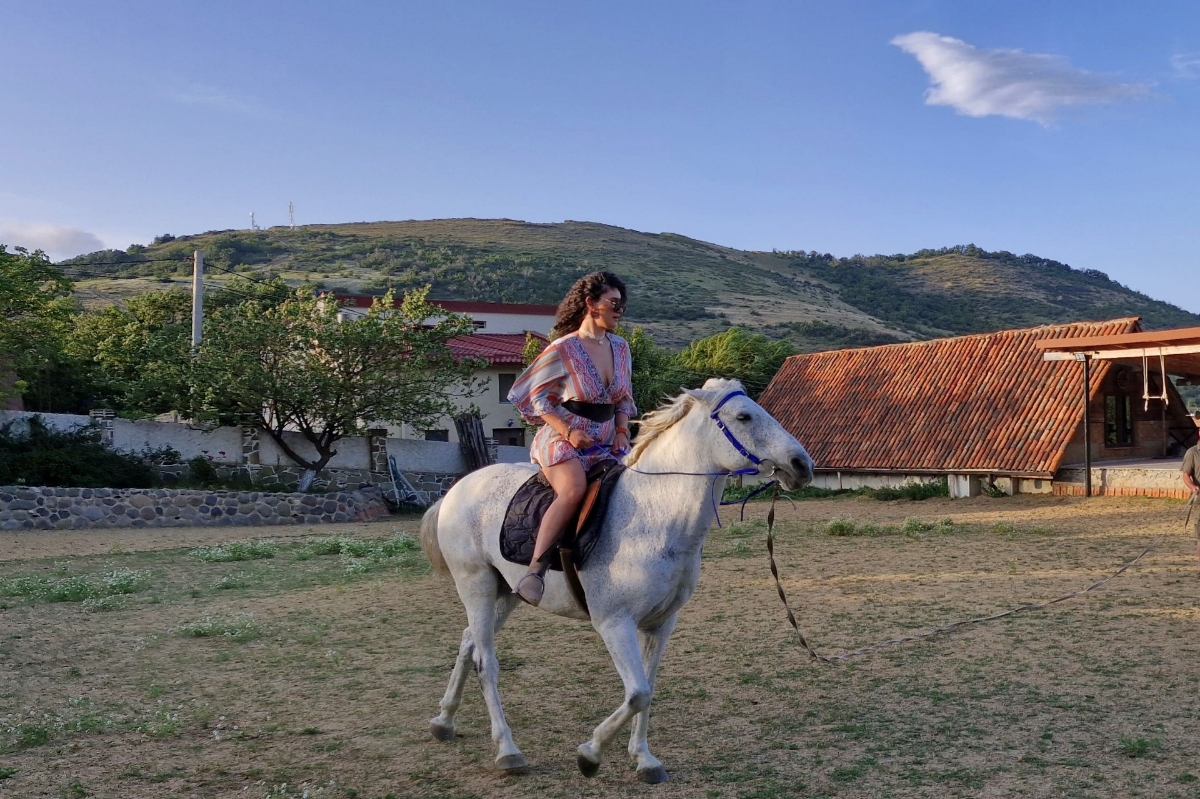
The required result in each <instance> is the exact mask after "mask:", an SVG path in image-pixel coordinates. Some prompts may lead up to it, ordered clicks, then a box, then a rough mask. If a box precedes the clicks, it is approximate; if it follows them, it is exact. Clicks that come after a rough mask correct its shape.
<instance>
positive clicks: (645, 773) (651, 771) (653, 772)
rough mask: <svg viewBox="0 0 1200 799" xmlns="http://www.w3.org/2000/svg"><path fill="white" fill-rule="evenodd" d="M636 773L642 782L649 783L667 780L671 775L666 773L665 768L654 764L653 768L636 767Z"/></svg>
mask: <svg viewBox="0 0 1200 799" xmlns="http://www.w3.org/2000/svg"><path fill="white" fill-rule="evenodd" d="M637 775H638V779H639V780H641V781H642V782H648V783H650V784H651V785H657V784H658V783H660V782H666V781H667V780H669V779H671V775H669V774H667V770H666V769H665V768H663V767H662V766H655V767H654V768H640V769H638V773H637Z"/></svg>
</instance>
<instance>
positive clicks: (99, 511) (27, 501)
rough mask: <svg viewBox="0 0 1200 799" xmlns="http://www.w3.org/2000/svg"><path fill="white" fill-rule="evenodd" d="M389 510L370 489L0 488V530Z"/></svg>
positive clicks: (298, 520) (285, 519)
mask: <svg viewBox="0 0 1200 799" xmlns="http://www.w3.org/2000/svg"><path fill="white" fill-rule="evenodd" d="M387 512H388V510H387V506H386V505H385V504H384V501H383V495H382V493H381V492H380V490H379V489H378V488H377V487H376V486H363V487H361V488H359V489H356V490H354V491H339V492H336V493H329V494H281V493H270V492H262V491H241V492H239V491H186V490H179V489H174V488H123V489H118V488H26V487H24V486H6V487H0V530H32V529H38V530H47V529H69V528H85V527H183V526H192V525H276V524H328V523H331V522H351V521H365V520H367V519H374V518H377V517H379V516H383V515H385V514H387Z"/></svg>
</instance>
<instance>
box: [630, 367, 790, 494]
mask: <svg viewBox="0 0 1200 799" xmlns="http://www.w3.org/2000/svg"><path fill="white" fill-rule="evenodd" d="M742 391H743V389H742V384H741V383H740V382H738V381H737V380H726V379H723V378H717V377H714V378H710V379H709V380H708V381H707V382H706V383H705V384H704V387H703V388H699V389H695V390H688V391H685V392H684V393H683V394H681V395H680V396H679V397H677V398H676V399H675V400H674V401H672V402H671V403H669V404H668V405H667V406H665V407H664V408H662V409H660V410H658V411H655V412H653V413H650V414H647V416H646V418H645V419H644V420H643V423H642V428H641V431H640V432H639V435H638V442H637V444H636V445H635V446H634V450H633V452H632V453H630V456H629V459H628V460H627V463H630V464H632V463H634V462H636V461H637V459H638V458H639V457H640V456H641V455H642V454H643V452H644V450H645V449H646V447H647V446H648V445H649V444H650V443H651V442H652V441H653V440H654V438H656V437H657V436H658V434H659V433H661V432H664V431H665V430H666V429H667V428H668V427H673V426H675V425H676V424H677V423H679V425H680V432H681V433H682V432H683V431H684V428H686V435H687V438H688V447H689V449H691V450H692V451H693V452H695V453H696V454H700V453H704V454H706V455H707V456H708V459H711V461H712V462H713V464H714V465H715V466H716V467H717V468H718V469H721V470H723V471H729V472H734V471H737V470H738V469H745V468H750V467H754V466H755V465H756V464H755V462H754V460H755V459H756V458H757V459H758V461H759V463H758V464H757V468H758V469H759V470H760V471H761V473H762V474H763V476H764V477H767V476H770V475H771V474H772V472H773V473H774V475H775V477H776V478H777V479H778V480H779V482H780V484H781V485H782V486H783V487H784V488H786V489H795V488H803V487H804V486H806V485H808V484H809V483H810V482H811V481H812V476H813V461H812V458H810V457H809V455H808V452H806V451H805V449H804V447H803V446H801V444H800V442H799V441H797V440H796V439H795V438H794V437H793V436H792V434H791V433H789V432H788V431H787V430H784V429H783V425H781V424H779V422H777V421H775V418H774V417H772V416H771V414H769V413H767V412H766V411H765V410H763V408H762V406H761V405H759V404H758V403H757V402H755V401H754V400H752V399H750V398H749V397H747V396H746V395H745V394H744V393H741V392H742Z"/></svg>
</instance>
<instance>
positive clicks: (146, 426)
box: [85, 417, 266, 464]
mask: <svg viewBox="0 0 1200 799" xmlns="http://www.w3.org/2000/svg"><path fill="white" fill-rule="evenodd" d="M85 418H86V417H85ZM263 435H266V434H265V433H264V434H263ZM112 446H113V449H117V450H120V451H122V452H142V451H144V450H155V449H161V448H162V447H171V448H173V449H174V450H176V451H177V452H178V453H179V454H180V455H182V456H183V460H185V461H187V460H191V459H192V458H195V457H197V456H203V457H206V458H208V459H209V460H211V461H213V462H215V463H228V464H233V463H241V461H242V431H241V428H238V427H217V428H214V429H211V430H202V429H200V428H197V427H191V426H189V425H186V424H178V423H174V422H156V421H154V420H152V419H145V420H140V421H136V422H134V421H130V420H129V419H113V440H112Z"/></svg>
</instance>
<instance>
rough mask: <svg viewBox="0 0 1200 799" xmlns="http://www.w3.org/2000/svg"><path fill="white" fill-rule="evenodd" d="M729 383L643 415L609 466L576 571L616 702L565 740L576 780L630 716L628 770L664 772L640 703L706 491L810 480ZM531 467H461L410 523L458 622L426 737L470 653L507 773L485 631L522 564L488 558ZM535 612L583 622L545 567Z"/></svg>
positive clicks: (792, 445) (804, 466) (710, 511)
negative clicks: (461, 474)
mask: <svg viewBox="0 0 1200 799" xmlns="http://www.w3.org/2000/svg"><path fill="white" fill-rule="evenodd" d="M741 388H742V387H741V384H740V383H738V382H737V381H736V380H721V379H712V380H709V381H708V382H707V383H705V384H704V388H702V389H700V390H697V391H687V392H685V393H683V394H681V395H680V396H678V397H677V398H675V399H674V400H673V401H672V402H671V403H670V404H669V405H667V406H665V407H664V408H662V409H660V410H658V411H655V412H653V413H650V414H648V415H647V416H646V417H645V419H643V420H642V423H641V427H640V432H639V435H638V439H637V443H636V445H635V446H634V448H633V451H632V452H631V453H630V454H629V457H628V459H627V460H626V465H628V466H630V467H631V468H630V469H629V470H628V471H626V472H625V473H624V474H623V475H621V478H620V480H619V481H618V484H617V486H616V489H615V490H614V491H613V494H612V500H611V503H610V504H609V507H608V513H607V517H606V519H605V521H604V526H603V532H602V533H601V535H600V538H599V541H598V542H597V544H596V546H595V549H594V550H592V553H591V555H590V557H589V559H588V561H587V563H586V564H585V566H584V568H583V569H582V570H580V573H579V578H580V582H581V583H582V584H583V588H584V590H585V593H586V595H587V602H588V608H589V610H590V611H591V622H592V626H593V627H595V628H596V631H597V632H598V633H600V637H601V638H603V639H604V643H605V645H606V646H607V647H608V651H609V653H610V654H611V655H612V659H613V664H614V665H615V666H616V668H617V673H618V674H619V675H620V677H621V681H622V682H623V683H624V685H625V701H624V702H622V703H621V706H620V707H618V708H617V709H616V711H615V712H614V713H613V714H612V715H611V716H609V717H608V718H607V719H605V720H604V721H603V722H602V723H601V724H600V725H599V726H598V727H596V729H595V731H594V733H593V734H592V738H591V740H589V741H587V742H585V743H583V744H582V745H580V747H579V749H578V761H577V762H578V765H579V770H580V771H582V772H583V773H584V775H586V776H588V777H591V776H594V775H595V774H596V773H597V771H599V769H600V762H601V759H602V757H603V754H604V750H605V749H606V748H607V747H608V746H609V745H610V744H611V743H612V741H613V740H614V738H615V737H616V736H617V733H618V732H619V731H620V730H621V729H623V728H624V727H625V725H626V724H628V723H629V722H630V721H631V720H632V721H633V732H632V734H631V735H630V738H629V754H630V755H631V756H632V757H633V758H634V759H635V760H636V765H637V773H638V777H639V778H640V779H642V780H643V781H645V782H662V781H664V780H666V779H667V778H668V777H667V772H666V770H665V769H664V768H663V765H662V763H661V762H660V761H659V760H658V759H657V758H656V757H654V755H652V754H650V748H649V746H648V745H647V742H646V733H647V730H648V728H649V724H650V699H651V696H652V695H653V693H654V679H655V675H656V673H657V671H658V664H659V660H660V659H661V658H662V654H663V650H664V649H665V648H666V645H667V639H668V638H669V637H670V635H671V631H672V630H673V629H674V627H675V618H676V614H677V613H679V609H680V608H682V607H683V605H684V603H685V602H687V601H688V599H689V598H690V597H691V596H692V593H693V592H694V591H695V590H696V581H697V580H698V579H699V577H700V548H701V547H702V546H703V544H704V538H705V536H706V535H707V533H708V529H709V527H710V526H711V525H712V523H713V521H714V520H715V518H716V508H715V507H714V505H715V500H714V493H715V497H720V496H721V493H722V491H723V489H724V487H725V481H726V475H728V474H729V473H731V472H735V471H737V470H740V469H745V468H748V467H751V464H752V463H756V462H757V465H758V468H759V469H760V470H761V471H762V473H763V474H764V475H767V474H773V475H774V476H775V478H776V479H778V480H779V481H780V483H781V484H782V485H783V486H784V487H785V488H799V487H801V486H803V485H806V484H807V483H808V482H809V481H810V480H811V479H812V468H813V463H812V459H811V458H809V456H808V453H807V452H806V451H805V450H804V447H802V446H801V445H800V443H799V442H798V441H796V439H795V438H793V437H792V436H791V435H790V434H789V433H788V432H787V431H786V430H784V429H783V427H782V426H781V425H780V424H779V423H778V422H777V421H775V419H773V418H772V417H771V416H770V414H768V413H767V412H766V411H764V410H763V409H762V408H761V407H760V406H759V405H758V404H757V403H756V402H754V401H753V400H751V399H750V398H749V397H747V396H746V395H745V394H744V393H742V390H741ZM537 468H538V467H537V466H536V465H533V464H497V465H494V466H489V467H487V468H486V469H480V470H479V471H476V472H473V473H471V474H469V475H467V476H466V477H465V478H463V479H462V480H461V481H460V482H459V483H457V484H455V486H454V487H453V488H452V489H451V490H450V491H449V492H448V493H447V494H446V496H445V497H444V498H443V499H442V500H441V501H440V502H438V503H437V504H435V505H434V506H433V507H431V508H430V509H429V510H428V511H427V512H426V514H425V518H424V520H423V521H422V523H421V543H422V546H423V547H424V549H425V553H426V555H427V556H428V557H429V560H430V562H431V563H432V564H433V566H434V567H435V568H436V569H438V570H439V571H443V572H449V573H450V575H451V576H452V577H453V578H454V584H455V587H456V588H457V589H458V596H459V598H460V599H461V600H462V603H463V606H464V607H465V608H466V611H467V620H468V626H467V628H466V630H464V631H463V635H462V645H461V646H460V647H459V650H458V660H457V661H456V662H455V664H454V671H453V673H452V674H451V675H450V684H449V686H448V687H447V688H446V694H445V696H444V697H443V698H442V701H441V713H439V714H438V715H437V717H436V718H434V719H433V720H432V721H431V729H432V732H433V736H434V737H435V738H437V739H438V740H441V741H448V740H452V739H453V738H454V714H455V712H456V711H457V710H458V707H459V705H460V704H461V702H462V693H463V685H464V683H465V682H466V679H467V674H468V669H469V668H470V667H471V665H472V663H473V664H474V668H475V670H476V671H477V672H478V674H479V680H480V684H481V686H482V688H483V697H484V701H485V702H486V703H487V709H488V714H489V715H490V716H491V722H492V740H493V742H494V743H495V745H496V747H497V755H496V765H497V767H498V768H500V769H502V770H504V771H506V772H519V771H522V770H524V769H526V768H527V766H528V764H527V762H526V760H525V756H524V755H522V754H521V750H520V749H518V748H517V745H516V744H515V743H514V742H513V738H512V731H511V730H510V729H509V726H508V724H507V722H506V721H505V719H504V709H503V708H502V707H501V705H500V694H499V691H498V688H497V677H498V674H499V664H498V662H497V660H496V640H495V636H496V633H497V632H498V631H499V630H500V628H501V627H502V626H504V622H505V621H506V620H507V618H508V616H509V614H510V613H511V612H512V611H513V609H514V608H515V607H516V606H517V604H518V603H519V601H520V600H518V599H517V597H516V595H515V594H514V593H513V590H512V586H514V585H516V583H517V580H519V579H520V578H521V576H522V575H524V574H525V570H526V569H525V566H522V565H519V564H516V563H510V562H508V561H506V560H505V559H504V558H503V557H502V556H501V554H500V540H499V539H500V526H501V523H502V522H503V520H504V515H505V510H506V509H507V507H508V503H509V500H510V499H511V498H512V496H513V494H515V493H516V491H517V488H518V487H520V486H521V484H522V483H524V482H525V481H526V480H528V479H529V477H530V476H531V475H532V474H534V473H535V472H536V471H537ZM714 481H715V484H714ZM539 608H540V609H541V610H547V611H549V612H551V613H554V614H557V615H559V616H566V617H568V618H573V619H587V618H588V615H587V613H585V612H584V610H583V609H582V608H581V607H580V606H579V605H578V604H577V603H576V602H575V600H574V598H573V596H572V594H571V590H570V588H569V587H568V586H567V583H566V581H565V579H564V578H563V575H562V573H561V572H557V571H551V572H548V573H547V575H546V592H545V595H544V597H543V599H542V602H541V604H540V605H539Z"/></svg>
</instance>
